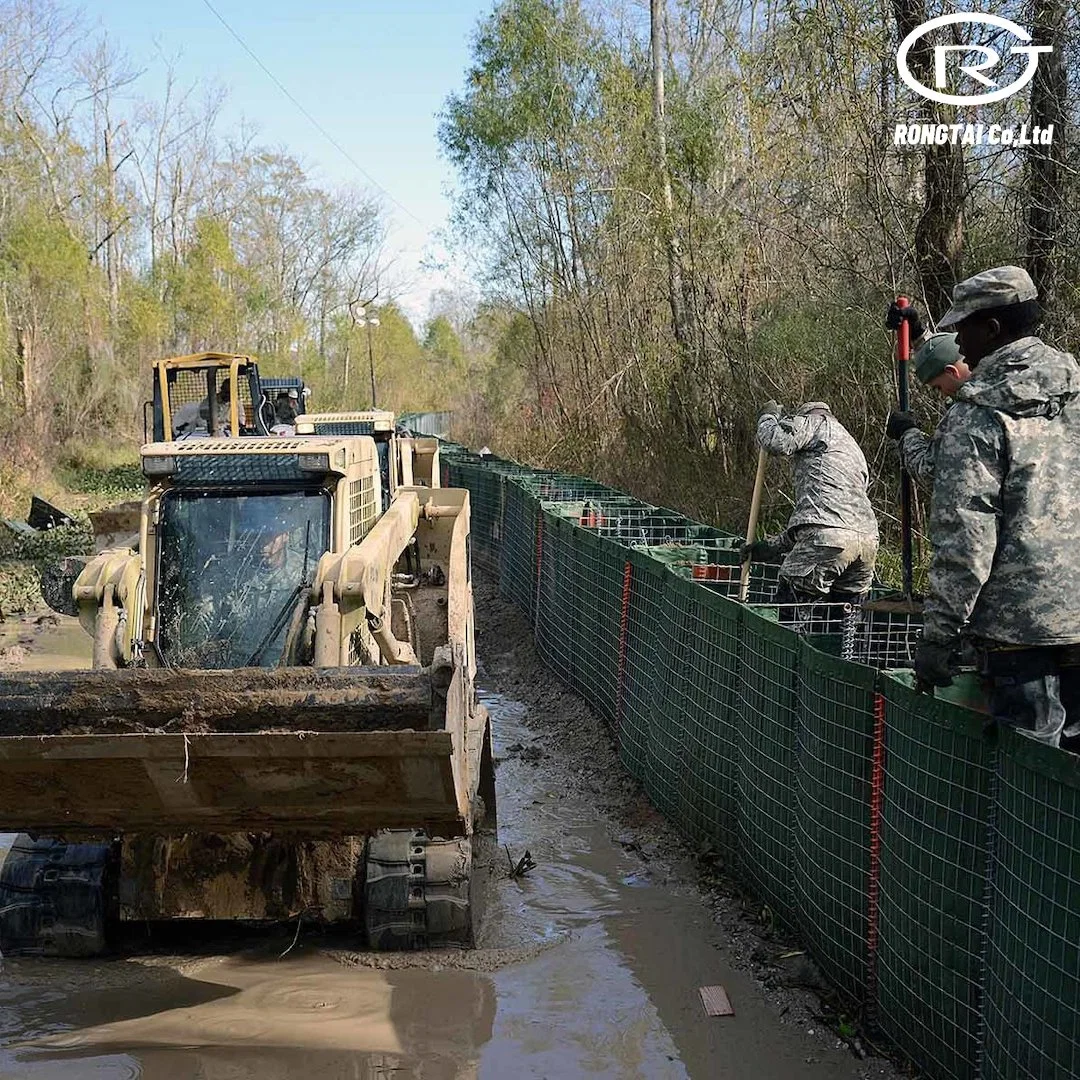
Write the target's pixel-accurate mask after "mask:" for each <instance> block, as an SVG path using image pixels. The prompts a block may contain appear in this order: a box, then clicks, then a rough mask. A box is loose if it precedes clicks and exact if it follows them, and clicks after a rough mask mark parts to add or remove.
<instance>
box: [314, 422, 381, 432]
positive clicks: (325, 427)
mask: <svg viewBox="0 0 1080 1080" xmlns="http://www.w3.org/2000/svg"><path fill="white" fill-rule="evenodd" d="M313 426H314V428H315V434H316V435H374V434H375V422H374V421H373V420H322V421H316V423H315V424H314V425H313Z"/></svg>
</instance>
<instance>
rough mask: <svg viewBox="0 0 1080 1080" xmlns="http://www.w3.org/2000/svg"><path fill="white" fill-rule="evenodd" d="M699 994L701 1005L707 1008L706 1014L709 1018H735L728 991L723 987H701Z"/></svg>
mask: <svg viewBox="0 0 1080 1080" xmlns="http://www.w3.org/2000/svg"><path fill="white" fill-rule="evenodd" d="M698 993H699V994H700V995H701V1004H702V1005H704V1006H705V1012H706V1014H707V1015H709V1016H734V1015H735V1010H734V1009H733V1008H732V1007H731V1001H730V1000H729V998H728V995H727V991H726V990H725V989H724V988H723V987H722V986H699V987H698Z"/></svg>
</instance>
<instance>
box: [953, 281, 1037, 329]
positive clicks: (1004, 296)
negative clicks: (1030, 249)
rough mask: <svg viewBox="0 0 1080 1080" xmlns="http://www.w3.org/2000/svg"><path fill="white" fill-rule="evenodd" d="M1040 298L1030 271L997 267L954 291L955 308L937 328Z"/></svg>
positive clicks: (961, 284) (957, 286)
mask: <svg viewBox="0 0 1080 1080" xmlns="http://www.w3.org/2000/svg"><path fill="white" fill-rule="evenodd" d="M1038 295H1039V291H1038V289H1036V288H1035V283H1034V282H1033V281H1032V280H1031V278H1030V277H1029V276H1028V272H1027V271H1026V270H1024V269H1023V268H1021V267H1019V266H997V267H995V268H994V269H993V270H984V271H983V272H982V273H981V274H976V275H975V276H974V277H969V278H967V279H966V280H965V281H961V282H960V283H959V284H958V285H956V286H955V287H954V288H953V291H952V307H951V308H949V310H948V311H946V312H945V315H944V317H943V318H942V319H941V320H940V322H938V329H939V330H944V329H945V328H946V327H949V326H955V325H956V324H957V323H959V322H963V321H964V319H966V318H967V317H968V316H969V315H973V314H974V313H975V312H976V311H985V310H986V309H987V308H996V307H1005V306H1006V305H1008V304H1022V303H1024V301H1025V300H1034V299H1036V298H1037V297H1038Z"/></svg>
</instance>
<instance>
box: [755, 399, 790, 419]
mask: <svg viewBox="0 0 1080 1080" xmlns="http://www.w3.org/2000/svg"><path fill="white" fill-rule="evenodd" d="M783 411H784V407H783V405H781V404H780V402H779V401H766V402H765V404H764V405H762V406H761V412H760V413H758V417H759V418H760V417H762V416H780V415H781V414H782V413H783Z"/></svg>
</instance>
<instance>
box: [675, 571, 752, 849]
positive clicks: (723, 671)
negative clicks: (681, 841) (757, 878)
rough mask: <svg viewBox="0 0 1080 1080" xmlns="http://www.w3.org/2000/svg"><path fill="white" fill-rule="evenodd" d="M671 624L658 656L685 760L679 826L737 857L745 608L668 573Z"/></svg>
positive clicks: (680, 765)
mask: <svg viewBox="0 0 1080 1080" xmlns="http://www.w3.org/2000/svg"><path fill="white" fill-rule="evenodd" d="M665 592H666V596H667V601H668V603H667V610H668V613H669V616H668V617H669V618H670V620H671V625H670V627H669V633H670V637H669V641H668V645H667V647H666V648H665V649H664V650H663V651H662V655H661V656H660V657H659V659H658V663H660V664H661V665H662V667H663V669H664V674H663V676H662V682H663V694H662V696H661V695H658V701H660V702H662V708H663V709H664V710H665V711H666V712H667V713H668V714H669V715H670V716H671V718H672V720H671V722H672V723H674V724H676V725H678V728H679V730H680V732H681V739H682V748H683V753H682V759H681V760H680V761H679V762H677V763H675V764H676V766H677V772H676V779H677V782H678V784H679V788H680V798H679V800H678V805H679V816H678V818H677V820H676V824H677V825H678V826H679V828H680V830H681V831H682V832H684V833H685V834H686V835H687V836H688V837H690V839H692V840H694V841H697V842H698V843H704V844H707V845H708V846H710V847H711V848H713V849H714V850H716V851H717V852H719V853H720V854H721V855H722V856H723V858H724V861H725V863H731V861H732V860H733V858H734V855H735V852H736V849H737V846H738V828H737V810H738V792H737V750H738V745H737V744H738V740H737V735H736V732H737V729H738V725H739V717H740V700H739V627H740V622H741V616H742V608H741V607H740V606H739V605H738V604H735V603H733V602H731V601H730V600H726V599H724V598H723V597H720V596H717V595H715V594H713V593H710V592H708V591H707V590H705V589H702V588H701V587H700V586H699V585H696V584H694V583H693V582H692V581H687V580H684V579H682V578H679V577H676V576H675V575H674V574H670V573H669V574H668V577H667V581H666V583H665Z"/></svg>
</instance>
